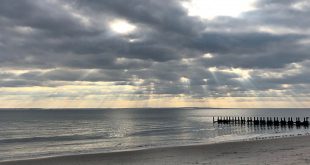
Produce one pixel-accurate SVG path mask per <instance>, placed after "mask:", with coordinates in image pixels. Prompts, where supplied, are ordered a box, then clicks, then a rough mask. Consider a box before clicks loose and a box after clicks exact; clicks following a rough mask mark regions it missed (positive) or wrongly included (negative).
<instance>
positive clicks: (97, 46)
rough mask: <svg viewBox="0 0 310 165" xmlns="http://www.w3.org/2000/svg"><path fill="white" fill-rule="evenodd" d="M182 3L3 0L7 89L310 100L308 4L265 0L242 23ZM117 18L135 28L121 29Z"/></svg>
mask: <svg viewBox="0 0 310 165" xmlns="http://www.w3.org/2000/svg"><path fill="white" fill-rule="evenodd" d="M181 2H184V1H176V0H169V1H165V0H131V1H130V2H128V1H124V0H113V1H111V0H101V1H96V0H90V1H80V0H65V1H60V0H24V1H21V2H16V1H15V2H14V1H10V0H3V1H1V5H0V49H1V51H0V66H1V72H0V78H1V80H0V86H1V87H2V88H8V87H16V88H18V87H51V88H53V87H60V86H67V85H70V84H71V85H72V84H74V83H75V82H89V83H93V82H108V83H112V85H111V87H112V86H117V87H119V88H121V87H124V91H123V92H124V93H126V92H128V91H126V90H128V89H127V88H126V89H125V86H126V87H128V86H130V87H131V89H130V90H131V91H132V90H134V92H133V94H132V95H133V96H132V97H140V95H146V96H148V95H170V96H172V97H174V96H175V97H178V96H180V95H186V96H189V97H193V98H206V97H222V96H229V97H234V96H235V97H237V96H242V97H248V96H278V95H281V94H288V93H291V95H292V93H294V95H296V96H298V95H304V92H302V91H303V90H302V89H303V88H305V87H306V86H308V85H309V83H310V79H309V78H307V77H309V72H308V69H309V65H307V61H308V60H310V59H309V53H308V52H309V51H310V50H309V49H310V48H309V46H308V44H307V43H308V42H309V40H310V38H309V34H310V31H309V30H308V27H309V25H310V23H309V22H308V21H307V20H308V19H307V17H308V15H309V10H307V9H308V8H309V6H310V5H309V3H308V2H307V1H302V0H299V1H294V2H293V1H281V2H280V1H273V0H258V1H257V2H256V8H255V10H252V11H248V12H244V13H242V15H241V16H240V17H234V18H233V17H228V16H225V17H216V18H214V19H211V20H206V19H202V18H200V17H194V16H189V15H188V11H187V10H186V9H185V8H184V7H183V6H182V4H181ZM115 20H126V21H127V22H128V23H129V24H130V25H133V26H135V27H136V28H135V30H133V31H131V32H128V33H126V34H120V33H117V32H115V31H113V29H112V28H111V23H112V22H113V21H115ZM301 20H302V21H301ZM207 53H209V54H212V56H210V57H209V58H206V57H204V54H207ZM292 66H298V68H296V67H295V68H294V67H292ZM292 70H298V72H296V73H294V74H291V72H292ZM266 75H267V76H266ZM268 75H269V77H268ZM270 75H273V77H272V76H270ZM280 75H282V76H280ZM185 80H186V81H185ZM75 85H76V84H75ZM77 86H78V85H77ZM93 88H96V87H93ZM68 97H69V96H68Z"/></svg>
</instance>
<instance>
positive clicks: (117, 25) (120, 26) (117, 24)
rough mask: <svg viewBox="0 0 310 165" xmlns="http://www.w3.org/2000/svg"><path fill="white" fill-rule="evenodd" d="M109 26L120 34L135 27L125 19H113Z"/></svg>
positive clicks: (126, 32) (128, 31)
mask: <svg viewBox="0 0 310 165" xmlns="http://www.w3.org/2000/svg"><path fill="white" fill-rule="evenodd" d="M110 28H111V29H112V30H113V31H114V32H116V33H120V34H128V33H130V32H132V31H134V30H135V29H136V26H134V25H132V24H130V23H129V22H127V21H125V20H115V21H112V22H111V23H110Z"/></svg>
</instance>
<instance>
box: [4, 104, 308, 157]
mask: <svg viewBox="0 0 310 165" xmlns="http://www.w3.org/2000/svg"><path fill="white" fill-rule="evenodd" d="M213 116H243V117H251V116H252V117H273V116H276V117H308V116H310V109H195V108H169V109H165V108H157V109H147V108H145V109H100V110H99V109H97V110H94V109H76V110H74V109H71V110H38V109H23V110H12V109H7V110H4V109H2V110H0V130H1V131H0V153H1V154H0V161H7V160H18V159H29V158H39V157H48V156H61V155H72V154H83V153H97V152H115V151H124V150H139V149H147V148H156V147H166V146H180V145H193V144H208V143H215V142H225V141H234V140H248V139H259V138H266V137H274V136H283V135H284V136H287V135H296V134H309V133H310V131H309V129H308V128H303V127H301V128H299V129H297V128H295V127H293V128H286V127H280V128H273V127H271V128H270V127H268V128H267V127H254V126H247V125H242V126H241V125H218V124H213V123H212V117H213Z"/></svg>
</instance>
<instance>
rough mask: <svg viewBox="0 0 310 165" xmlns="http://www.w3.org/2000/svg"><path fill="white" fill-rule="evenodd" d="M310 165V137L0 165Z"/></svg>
mask: <svg viewBox="0 0 310 165" xmlns="http://www.w3.org/2000/svg"><path fill="white" fill-rule="evenodd" d="M109 164H122V165H127V164H129V165H142V164H149V165H155V164H159V165H164V164H166V165H182V164H202V165H207V164H218V165H223V164H279V165H280V164H281V165H284V164H298V165H300V164H310V136H298V137H289V138H279V139H268V140H256V141H243V142H228V143H218V144H209V145H199V146H198V145H197V146H182V147H169V148H157V149H147V150H139V151H125V152H116V153H102V154H86V155H73V156H63V157H52V158H42V159H33V160H21V161H12V162H2V163H0V165H109Z"/></svg>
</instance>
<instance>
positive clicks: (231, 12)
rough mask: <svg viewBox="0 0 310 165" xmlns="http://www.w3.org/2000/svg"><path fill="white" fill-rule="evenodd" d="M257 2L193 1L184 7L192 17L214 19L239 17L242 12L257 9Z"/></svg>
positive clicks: (245, 0) (250, 0)
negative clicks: (218, 17)
mask: <svg viewBox="0 0 310 165" xmlns="http://www.w3.org/2000/svg"><path fill="white" fill-rule="evenodd" d="M254 3H255V0H191V1H186V2H184V3H183V4H182V5H183V6H184V7H185V8H186V9H187V10H188V14H189V15H190V16H199V17H202V18H206V19H213V18H215V17H217V16H231V17H237V16H239V15H240V14H241V13H242V12H246V11H250V10H253V9H255V7H254Z"/></svg>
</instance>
